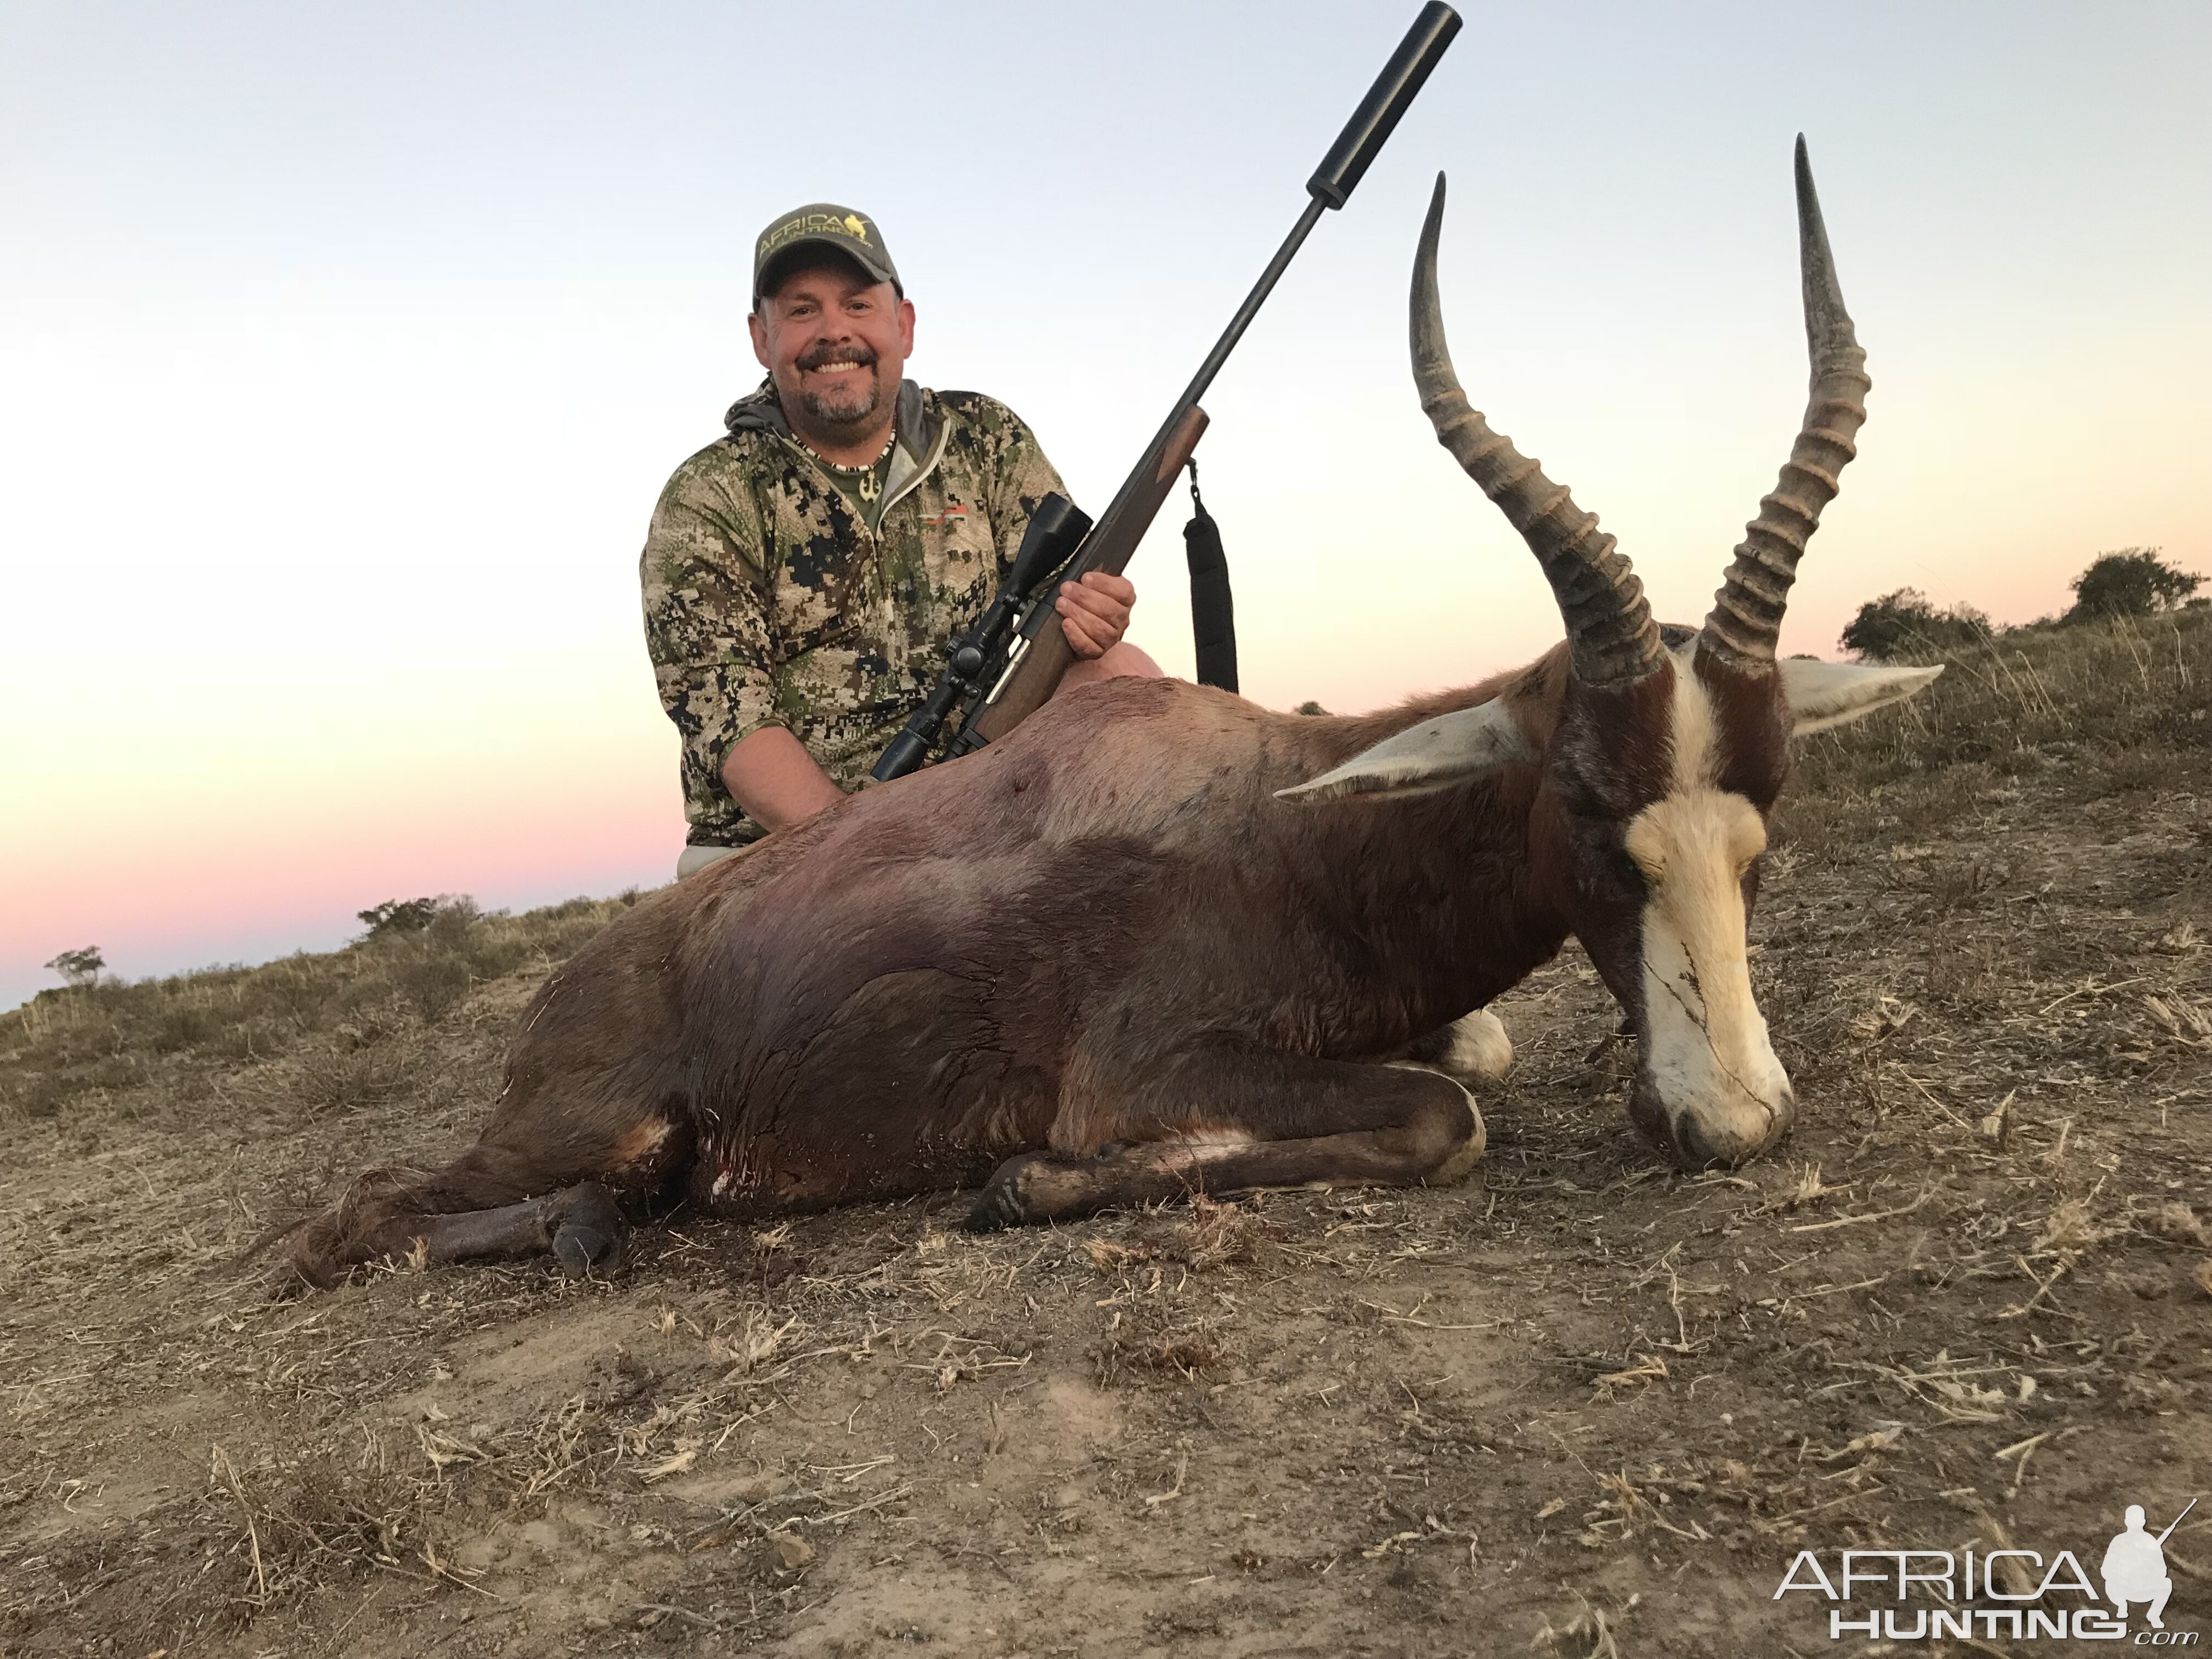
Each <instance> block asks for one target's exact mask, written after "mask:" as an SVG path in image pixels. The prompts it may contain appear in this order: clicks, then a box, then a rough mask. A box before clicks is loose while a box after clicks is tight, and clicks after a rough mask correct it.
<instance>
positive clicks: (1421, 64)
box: [1098, 0, 1460, 524]
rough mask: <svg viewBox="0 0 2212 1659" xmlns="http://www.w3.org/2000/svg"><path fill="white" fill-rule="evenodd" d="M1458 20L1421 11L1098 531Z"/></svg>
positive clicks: (1445, 9)
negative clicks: (1302, 204) (1300, 209)
mask: <svg viewBox="0 0 2212 1659" xmlns="http://www.w3.org/2000/svg"><path fill="white" fill-rule="evenodd" d="M1459 27H1460V16H1459V14H1458V13H1457V12H1455V11H1454V10H1453V9H1451V8H1450V7H1449V6H1448V5H1445V4H1444V3H1443V0H1429V3H1427V4H1426V5H1425V6H1423V7H1422V8H1421V13H1420V15H1419V16H1418V17H1416V18H1415V19H1414V20H1413V27H1411V28H1409V29H1407V31H1406V38H1405V39H1404V40H1401V41H1400V42H1399V43H1398V50H1397V51H1396V52H1393V53H1392V54H1391V56H1390V61H1389V63H1388V64H1384V65H1383V72H1382V73H1381V74H1380V75H1378V76H1376V77H1375V84H1374V85H1373V86H1371V87H1370V88H1368V89H1367V96H1366V97H1365V98H1364V99H1362V100H1360V105H1359V107H1358V109H1357V110H1355V111H1354V112H1352V119H1351V120H1350V121H1348V122H1346V124H1345V128H1344V131H1342V132H1340V133H1339V134H1338V135H1337V139H1336V142H1335V143H1334V144H1332V145H1330V146H1329V150H1328V155H1325V156H1323V157H1322V164H1321V167H1320V168H1319V169H1318V170H1317V171H1316V173H1314V176H1313V177H1312V179H1310V180H1309V181H1308V182H1307V185H1306V190H1307V192H1308V196H1309V198H1310V199H1309V200H1308V201H1307V203H1306V205H1305V211H1304V212H1303V213H1301V214H1299V215H1298V222H1297V223H1296V224H1295V225H1292V226H1291V234H1289V235H1287V236H1285V238H1283V245H1282V246H1280V247H1279V248H1277V249H1276V250H1275V257H1274V258H1272V259H1270V260H1269V261H1268V262H1267V269H1266V270H1263V271H1261V273H1260V280H1259V281H1258V282H1256V283H1253V284H1252V291H1251V292H1250V293H1249V294H1248V295H1245V296H1244V303H1243V305H1241V306H1239V307H1237V314H1236V315H1235V316H1234V317H1231V319H1229V326H1228V327H1227V328H1225V329H1224V330H1222V331H1221V337H1220V338H1219V339H1218V340H1216V341H1215V342H1214V343H1213V349H1212V350H1211V351H1209V352H1207V353H1206V361H1205V362H1202V363H1200V365H1199V366H1198V373H1197V374H1194V375H1192V376H1191V378H1190V384H1189V385H1188V386H1185V387H1184V388H1183V391H1182V397H1180V398H1176V402H1175V407H1174V408H1172V409H1170V410H1169V411H1168V417H1167V419H1166V420H1164V421H1163V422H1160V429H1159V430H1158V432H1155V433H1154V434H1153V435H1152V442H1151V443H1149V444H1147V445H1146V446H1145V449H1144V459H1142V460H1140V461H1139V462H1138V464H1137V470H1136V471H1133V472H1132V473H1131V474H1130V475H1129V477H1127V479H1126V480H1124V481H1123V483H1122V485H1121V489H1119V490H1117V491H1116V492H1115V496H1114V501H1113V504H1112V505H1111V506H1109V507H1107V509H1106V511H1105V512H1103V513H1100V514H1099V515H1098V522H1099V523H1101V524H1107V523H1110V522H1112V521H1113V520H1115V518H1117V517H1118V516H1119V515H1120V510H1121V508H1122V507H1124V506H1125V505H1126V504H1127V501H1128V498H1129V497H1130V496H1131V495H1133V494H1134V493H1135V492H1136V491H1137V490H1138V489H1139V488H1140V487H1141V486H1142V484H1143V483H1144V480H1145V477H1146V473H1147V472H1148V471H1150V468H1151V465H1152V458H1153V456H1155V455H1156V454H1158V453H1159V450H1160V447H1161V446H1162V445H1164V443H1166V442H1167V441H1168V435H1169V434H1170V433H1171V432H1173V431H1174V430H1175V428H1176V422H1179V421H1181V420H1182V417H1183V414H1184V412H1185V411H1186V410H1188V409H1189V408H1190V407H1191V405H1192V404H1195V403H1196V402H1197V401H1198V400H1199V399H1200V398H1203V397H1204V396H1205V395H1206V388H1207V387H1209V386H1212V384H1213V377H1214V376H1215V375H1217V374H1220V373H1221V367H1222V365H1223V364H1224V363H1226V362H1228V361H1229V354H1230V353H1231V352H1232V351H1234V350H1236V349H1237V342H1238V341H1239V340H1242V339H1243V337H1244V331H1245V330H1247V329H1249V328H1250V327H1251V326H1252V319H1254V318H1255V317H1257V316H1258V315H1259V314H1260V307H1261V306H1263V305H1265V304H1266V303H1267V296H1268V295H1270V294H1273V292H1274V291H1275V284H1276V283H1279V282H1280V281H1282V279H1283V273H1284V272H1285V270H1289V269H1290V264H1291V260H1292V259H1293V258H1296V257H1297V251H1298V249H1299V248H1300V247H1301V246H1304V243H1305V240H1306V238H1307V237H1308V236H1310V235H1311V234H1313V228H1314V227H1315V226H1316V225H1317V224H1319V223H1320V222H1321V216H1322V214H1323V213H1325V212H1327V211H1328V210H1330V209H1332V208H1340V207H1342V206H1343V205H1344V204H1345V203H1346V201H1348V200H1350V199H1351V196H1352V188H1353V186H1354V185H1358V182H1359V180H1360V179H1361V177H1362V176H1363V175H1364V173H1366V171H1367V167H1368V164H1369V163H1370V161H1373V160H1374V159H1375V156H1376V152H1377V151H1379V150H1380V149H1382V148H1383V141H1384V140H1385V139H1387V138H1388V137H1389V136H1390V132H1391V130H1392V129H1393V128H1395V126H1396V125H1398V118H1399V117H1401V115H1403V114H1404V113H1405V112H1406V111H1407V107H1408V106H1411V104H1412V103H1413V98H1414V95H1415V94H1418V93H1419V91H1420V89H1421V85H1422V83H1423V82H1425V81H1426V80H1427V79H1428V78H1429V72H1430V71H1431V70H1433V69H1434V68H1436V66H1437V60H1438V59H1439V58H1442V57H1443V53H1444V48H1445V47H1446V46H1449V45H1450V44H1451V41H1452V37H1453V36H1454V35H1455V34H1457V33H1459Z"/></svg>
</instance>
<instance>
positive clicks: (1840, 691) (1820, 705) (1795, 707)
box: [1781, 657, 1943, 738]
mask: <svg viewBox="0 0 2212 1659" xmlns="http://www.w3.org/2000/svg"><path fill="white" fill-rule="evenodd" d="M1781 668H1782V690H1783V695H1784V696H1786V697H1788V698H1789V699H1790V736H1792V737H1796V738H1802V737H1803V736H1804V735H1805V734H1806V733H1807V732H1825V731H1826V730H1827V729H1828V728H1829V727H1830V726H1847V725H1849V724H1850V722H1851V721H1853V720H1857V719H1858V718H1859V717H1860V716H1861V715H1862V714H1872V713H1874V711H1875V709H1877V708H1887V707H1888V706H1889V705H1890V704H1891V703H1893V702H1904V701H1905V699H1906V698H1907V697H1909V696H1911V695H1912V694H1913V693H1914V692H1916V691H1917V690H1920V689H1921V688H1922V687H1923V686H1924V685H1926V684H1928V683H1929V681H1930V680H1932V679H1934V678H1936V676H1937V675H1938V674H1940V673H1942V671H1943V669H1942V665H1941V664H1940V663H1939V664H1938V665H1936V666H1935V667H1933V668H1893V667H1891V666H1889V665H1887V664H1886V663H1857V662H1814V661H1812V660H1810V659H1808V658H1804V657H1788V658H1784V659H1783V662H1782V664H1781Z"/></svg>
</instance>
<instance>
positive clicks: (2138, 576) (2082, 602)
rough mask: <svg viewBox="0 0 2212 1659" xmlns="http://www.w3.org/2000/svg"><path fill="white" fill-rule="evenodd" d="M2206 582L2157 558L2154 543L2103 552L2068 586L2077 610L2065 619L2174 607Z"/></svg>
mask: <svg viewBox="0 0 2212 1659" xmlns="http://www.w3.org/2000/svg"><path fill="white" fill-rule="evenodd" d="M2203 585H2204V578H2203V577H2202V576H2192V575H2191V574H2189V573H2188V572H2187V571H2185V570H2177V569H2175V568H2173V567H2172V565H2170V564H2168V563H2166V561H2165V560H2163V559H2161V558H2160V557H2159V556H2158V549H2156V548H2154V547H2124V548H2122V549H2121V550H2119V551H2118V552H2117V553H2100V554H2099V555H2098V556H2096V558H2095V559H2094V560H2093V561H2092V562H2090V565H2089V568H2087V570H2084V571H2083V572H2082V573H2081V574H2080V575H2078V576H2076V577H2075V579H2074V580H2072V581H2071V582H2069V583H2068V584H2067V586H2069V587H2071V588H2072V589H2073V590H2074V608H2073V609H2072V610H2070V611H2068V612H2067V613H2066V616H2065V618H2064V619H2065V620H2066V621H2068V622H2092V621H2095V620H2097V619H2099V618H2100V617H2148V616H2149V615H2150V614H2151V613H2152V612H2154V611H2176V610H2179V609H2180V608H2181V606H2182V605H2184V604H2185V602H2186V601H2187V600H2188V599H2189V596H2190V595H2191V594H2192V593H2194V592H2196V591H2197V589H2198V588H2199V587H2202V586H2203Z"/></svg>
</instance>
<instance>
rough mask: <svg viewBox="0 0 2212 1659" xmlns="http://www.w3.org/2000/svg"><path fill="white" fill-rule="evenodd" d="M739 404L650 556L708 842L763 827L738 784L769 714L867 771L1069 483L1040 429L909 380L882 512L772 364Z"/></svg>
mask: <svg viewBox="0 0 2212 1659" xmlns="http://www.w3.org/2000/svg"><path fill="white" fill-rule="evenodd" d="M724 424H725V425H726V426H727V427H728V428H729V435H727V436H726V437H724V438H721V439H719V440H717V441H715V442H714V443H711V444H709V445H708V446H707V447H706V448H704V449H702V450H701V451H700V452H699V453H697V454H696V455H694V456H693V457H691V459H690V460H688V461H686V462H684V465H682V466H680V467H678V468H677V469H676V474H675V476H674V477H671V478H670V479H669V481H668V486H667V488H666V489H664V490H662V491H661V493H660V501H659V505H658V506H657V507H654V509H653V526H652V528H651V530H650V531H648V532H647V536H646V542H645V553H644V556H643V557H642V558H641V560H640V561H639V577H640V580H641V585H642V586H643V589H644V598H645V640H646V648H647V652H648V653H650V655H651V656H652V659H653V674H654V677H655V678H656V679H657V681H658V682H659V690H660V702H661V707H662V708H665V709H666V710H667V711H668V718H669V719H670V720H673V721H675V723H676V729H677V732H678V734H679V735H680V737H681V738H682V741H683V763H682V770H683V779H684V811H685V814H686V816H687V817H689V818H690V840H691V842H693V843H694V844H704V845H708V846H736V845H738V844H740V843H742V842H747V841H751V840H754V839H756V838H757V837H758V836H761V835H762V834H763V833H764V832H763V829H762V828H761V826H760V825H758V824H757V823H754V822H753V821H752V820H751V819H750V818H748V817H746V816H745V815H744V811H743V810H742V809H741V808H739V806H738V804H737V802H735V801H734V800H732V799H731V798H730V794H729V792H728V791H727V790H726V789H725V788H724V787H722V761H723V757H725V756H726V755H727V754H728V753H729V750H730V748H731V745H732V744H735V743H737V742H738V740H739V739H741V738H745V737H747V736H749V735H750V734H751V733H752V732H757V731H758V730H759V729H760V728H761V727H762V726H787V727H788V728H789V729H790V730H791V732H792V733H793V735H794V736H795V737H797V738H799V741H800V742H801V743H802V744H805V746H806V750H807V752H808V753H809V754H811V755H812V756H813V757H814V758H815V760H816V762H817V763H819V764H820V766H821V767H822V769H823V770H824V771H825V772H827V773H828V774H829V776H830V777H831V778H832V779H833V780H834V781H836V783H837V785H838V787H841V788H844V789H853V788H855V787H859V786H860V782H861V781H862V780H863V779H865V778H866V776H867V774H868V769H869V768H870V767H872V765H874V764H875V759H876V757H877V756H878V754H880V753H881V752H882V751H883V747H884V744H887V743H889V742H890V739H891V738H893V737H894V736H896V734H897V732H898V729H899V727H900V726H902V725H904V724H905V722H906V720H907V717H908V715H909V714H912V713H913V712H914V710H915V708H917V707H919V706H920V704H921V702H922V700H923V699H924V698H925V697H927V696H928V695H929V690H930V688H931V687H932V686H933V684H935V683H936V680H937V676H938V673H939V670H940V669H942V668H943V666H944V665H945V653H946V649H947V646H948V642H949V641H951V637H952V635H954V634H955V633H957V632H958V631H959V630H960V629H964V628H966V627H967V626H969V624H970V623H973V622H974V621H975V619H976V617H978V616H980V615H981V612H982V610H983V607H984V606H985V605H987V604H988V603H989V602H990V598H991V595H992V593H993V592H995V591H996V589H997V586H998V584H999V582H1000V580H1001V579H1002V578H1003V576H1004V575H1005V574H1006V570H1007V569H1008V568H1010V567H1011V566H1012V562H1013V557H1014V552H1015V550H1016V549H1017V548H1018V547H1019V546H1020V545H1021V538H1022V532H1023V531H1024V528H1026V526H1028V524H1029V520H1030V514H1031V513H1033V512H1034V511H1035V510H1036V504H1037V502H1038V501H1040V500H1042V498H1043V496H1044V495H1046V494H1047V493H1048V492H1049V491H1051V490H1055V489H1061V488H1062V486H1061V484H1060V477H1059V475H1058V474H1057V473H1055V472H1054V471H1053V469H1052V464H1051V463H1050V462H1049V461H1048V460H1047V459H1045V457H1044V453H1043V452H1042V450H1040V449H1039V448H1038V447H1037V442H1036V438H1035V437H1034V436H1032V435H1030V429H1029V428H1027V427H1026V426H1024V425H1023V424H1022V422H1020V421H1019V420H1018V418H1017V417H1016V416H1014V414H1013V412H1012V410H1009V409H1007V408H1006V405H1005V404H1000V403H997V402H994V400H992V399H991V398H985V397H982V396H980V395H979V394H977V393H975V392H930V391H927V390H926V389H924V388H923V387H921V386H916V385H915V383H914V382H913V381H911V380H908V381H906V382H904V383H903V384H902V386H900V388H899V397H898V407H897V411H896V432H897V437H898V447H897V449H896V452H895V458H894V459H893V462H892V465H891V470H890V479H889V481H888V483H887V485H886V487H885V489H884V501H883V504H882V507H881V509H880V511H879V513H878V520H879V523H878V527H877V529H875V530H873V531H871V530H870V529H869V528H868V526H867V525H866V522H864V521H863V520H861V519H860V516H859V515H858V514H857V513H855V512H854V509H853V506H852V503H851V502H850V501H848V499H847V498H846V496H845V495H843V493H842V491H840V490H839V489H838V488H837V486H836V484H835V483H832V482H831V480H830V478H829V475H828V473H826V472H825V471H823V467H822V465H821V463H819V462H818V461H817V460H816V459H814V457H813V455H812V454H811V453H809V452H808V451H807V450H806V449H805V448H804V447H801V446H800V445H799V443H798V442H797V441H795V440H793V437H792V435H791V428H790V427H789V426H788V425H787V423H786V422H785V420H784V417H783V410H782V409H781V406H780V405H779V404H778V403H777V401H776V398H775V392H774V390H773V389H772V387H770V386H769V385H768V384H767V383H765V382H763V385H762V386H761V387H760V389H759V390H758V391H757V392H753V393H752V394H751V395H750V396H749V397H745V398H740V399H739V400H738V402H737V403H736V404H734V405H733V406H732V408H731V410H730V412H729V414H728V416H726V418H725V422H724Z"/></svg>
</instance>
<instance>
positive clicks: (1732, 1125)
mask: <svg viewBox="0 0 2212 1659" xmlns="http://www.w3.org/2000/svg"><path fill="white" fill-rule="evenodd" d="M1796 1115H1797V1098H1796V1096H1795V1095H1793V1094H1792V1093H1790V1091H1789V1090H1787V1089H1784V1091H1782V1095H1781V1097H1780V1098H1779V1099H1778V1100H1777V1101H1776V1102H1775V1103H1774V1105H1773V1108H1772V1109H1771V1111H1765V1112H1759V1113H1757V1114H1753V1113H1750V1112H1746V1113H1744V1114H1742V1115H1739V1116H1734V1117H1731V1118H1730V1119H1729V1121H1724V1122H1707V1121H1702V1120H1700V1119H1699V1118H1698V1117H1696V1116H1694V1115H1692V1114H1690V1113H1684V1114H1683V1115H1681V1116H1680V1117H1679V1118H1677V1119H1675V1121H1674V1141H1675V1144H1676V1146H1679V1147H1680V1149H1681V1154H1682V1162H1683V1163H1684V1164H1687V1165H1688V1166H1689V1167H1690V1168H1692V1169H1693V1170H1711V1169H1724V1170H1732V1169H1734V1168H1735V1166H1736V1165H1737V1164H1747V1163H1749V1162H1750V1161H1751V1160H1752V1159H1753V1158H1756V1157H1758V1156H1759V1153H1761V1152H1765V1150H1766V1149H1767V1148H1768V1147H1769V1146H1772V1145H1773V1144H1774V1143H1775V1142H1776V1141H1777V1140H1778V1139H1781V1137H1782V1133H1783V1132H1784V1130H1786V1129H1787V1128H1789V1127H1790V1121H1791V1120H1792V1119H1793V1118H1795V1117H1796Z"/></svg>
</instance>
